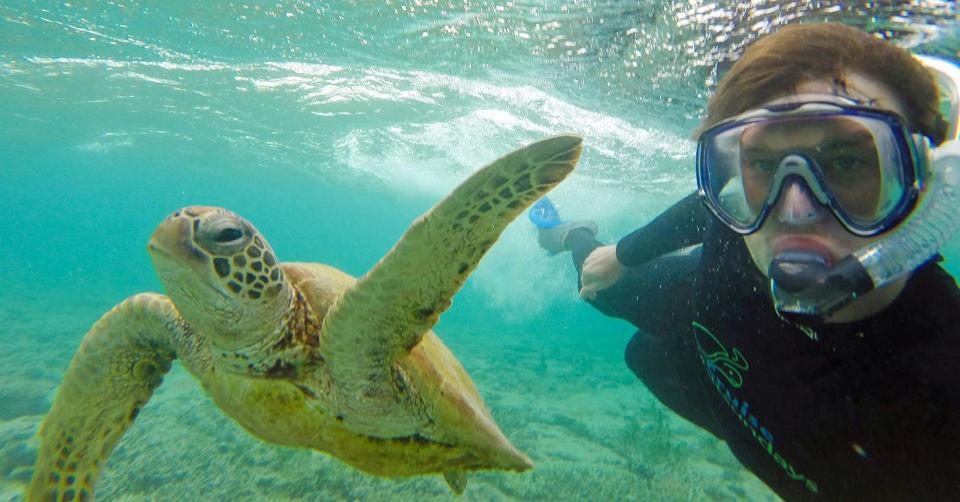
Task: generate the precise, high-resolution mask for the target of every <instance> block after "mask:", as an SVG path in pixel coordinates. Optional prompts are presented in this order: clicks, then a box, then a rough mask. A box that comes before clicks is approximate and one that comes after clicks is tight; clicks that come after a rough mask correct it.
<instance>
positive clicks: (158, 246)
mask: <svg viewBox="0 0 960 502" xmlns="http://www.w3.org/2000/svg"><path fill="white" fill-rule="evenodd" d="M189 209H192V208H188V209H185V210H182V211H177V212H175V213H173V214H171V215H170V216H168V217H167V218H166V219H164V220H163V221H162V222H160V225H159V226H157V229H156V230H155V231H154V232H153V235H152V236H150V242H148V243H147V252H149V253H150V256H151V258H153V261H154V264H156V265H157V266H161V265H164V264H166V263H168V262H179V263H181V264H182V265H189V266H191V267H197V266H202V267H206V266H207V262H208V261H209V258H208V257H207V255H206V254H205V253H203V252H202V251H200V249H198V248H197V246H196V244H194V242H193V229H192V228H191V225H190V220H189V219H188V218H187V217H186V216H184V215H185V214H189V213H188V212H187V211H189Z"/></svg>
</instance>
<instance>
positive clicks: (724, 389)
mask: <svg viewBox="0 0 960 502" xmlns="http://www.w3.org/2000/svg"><path fill="white" fill-rule="evenodd" d="M693 328H694V329H693V335H694V340H695V341H696V343H697V352H698V353H699V355H700V361H701V362H702V363H703V365H704V367H705V368H706V370H707V376H708V377H709V378H710V381H711V382H712V383H713V386H714V387H715V388H716V389H717V392H719V393H720V396H721V397H722V398H723V400H724V401H725V402H726V403H727V405H729V406H730V408H731V409H732V410H733V413H734V415H736V417H737V419H738V420H739V421H740V424H741V425H743V426H744V427H746V428H747V430H748V431H750V433H751V434H752V435H753V438H754V439H756V440H757V443H759V444H760V447H761V448H763V450H764V451H766V452H767V454H768V455H770V456H771V457H772V458H773V460H774V462H776V463H777V465H779V466H780V467H781V468H782V469H783V470H784V472H786V474H787V476H790V478H791V479H795V480H797V481H801V482H803V484H804V486H806V487H807V489H808V490H810V491H812V492H814V493H818V491H819V490H818V487H817V483H816V482H815V481H813V480H812V479H809V478H807V477H806V476H804V475H803V474H801V473H799V472H797V470H796V469H795V468H794V467H793V465H792V464H790V462H788V461H787V459H785V458H783V456H782V455H780V453H779V452H777V451H776V449H775V448H774V444H773V434H772V433H771V432H770V431H769V430H767V428H766V427H764V426H763V424H761V422H760V419H758V418H757V417H756V415H754V414H753V413H750V403H748V402H747V401H744V400H742V399H740V398H739V397H737V396H736V395H735V394H734V393H733V391H732V390H731V388H732V389H739V388H741V387H742V386H743V382H744V373H746V372H747V370H749V369H750V364H749V363H748V362H747V358H746V357H744V355H743V353H742V352H740V349H738V348H736V347H734V348H733V350H732V351H728V350H727V348H726V347H725V346H724V345H723V342H721V341H720V339H719V338H717V336H716V335H714V334H713V333H711V332H710V330H709V329H707V328H706V326H704V325H702V324H700V323H698V322H694V323H693Z"/></svg>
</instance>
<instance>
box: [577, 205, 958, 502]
mask: <svg viewBox="0 0 960 502" xmlns="http://www.w3.org/2000/svg"><path fill="white" fill-rule="evenodd" d="M698 241H702V242H703V246H702V248H701V249H700V250H698V251H697V252H694V253H692V254H688V255H684V256H676V255H666V256H660V255H663V254H664V253H666V252H669V251H671V250H674V249H677V248H679V247H682V246H685V245H689V244H694V243H696V242H698ZM599 244H600V243H599V242H597V241H596V240H594V239H593V238H592V237H591V236H590V235H589V234H587V233H586V232H583V231H575V232H574V233H572V234H571V235H570V236H569V237H568V239H567V245H568V247H570V248H571V249H572V250H573V253H574V262H575V265H576V266H577V269H578V270H579V269H580V268H581V266H582V263H583V260H584V259H585V258H586V256H587V255H588V254H589V252H590V251H592V250H593V249H594V248H595V247H596V246H598V245H599ZM617 256H618V258H619V259H620V260H621V261H622V262H623V263H624V264H626V265H630V266H629V267H628V268H627V269H626V272H625V274H624V276H623V278H622V279H621V280H620V281H619V282H618V283H617V284H615V285H613V286H612V287H610V288H608V289H606V290H604V291H602V292H601V293H600V294H599V295H598V297H597V299H596V300H595V301H594V302H592V303H593V305H594V306H595V307H596V308H597V309H599V310H600V311H602V312H603V313H605V314H607V315H610V316H614V317H619V318H623V319H625V320H628V321H630V322H632V323H633V324H634V325H636V326H637V327H638V328H639V331H637V333H636V334H635V335H634V336H633V338H632V339H631V340H630V343H629V345H628V346H627V350H626V361H627V365H628V366H629V367H630V369H631V370H633V372H634V373H636V375H637V376H638V377H639V378H640V379H641V380H642V381H643V382H644V384H646V386H647V387H648V388H649V389H650V390H651V391H652V392H653V393H654V394H655V395H656V396H657V398H658V399H660V400H661V401H662V402H663V403H664V404H666V405H667V406H669V407H670V408H671V409H673V410H674V411H675V412H676V413H678V414H680V415H681V416H683V417H684V418H686V419H688V420H690V421H691V422H693V423H695V424H697V425H699V426H701V427H703V428H704V429H706V430H708V431H710V432H711V433H713V434H714V435H715V436H717V437H718V438H721V439H723V440H725V441H726V442H727V444H728V445H729V447H730V450H731V451H732V452H733V454H734V455H735V456H736V457H737V458H738V459H739V460H740V462H742V463H743V464H744V465H745V466H746V467H747V468H749V469H750V470H751V471H752V472H753V473H755V474H756V475H757V476H758V477H759V478H760V479H762V480H763V481H764V482H765V483H766V484H767V485H768V486H770V487H771V488H772V489H773V490H775V491H776V492H777V494H779V495H780V496H781V497H783V498H785V499H787V500H798V499H808V498H822V499H824V500H948V499H951V500H955V499H960V328H958V327H960V291H958V289H957V286H956V284H955V282H954V280H953V278H952V277H951V276H950V275H948V274H947V273H946V272H945V271H944V270H943V269H942V268H940V266H939V265H937V264H936V263H930V264H928V265H927V266H925V267H923V268H921V269H920V270H918V271H916V272H915V273H914V275H913V276H912V277H911V279H910V280H909V281H908V283H907V285H906V287H905V288H904V290H903V292H902V293H901V294H900V295H899V296H898V297H897V299H896V300H895V301H894V302H893V303H892V304H891V305H889V306H888V307H887V308H885V309H884V310H883V311H881V312H880V313H878V314H876V315H874V316H872V317H870V318H867V319H864V320H861V321H857V322H852V323H846V324H811V325H809V326H799V325H794V324H790V323H787V322H785V321H783V320H781V319H780V318H779V317H778V316H777V315H776V312H775V311H774V309H773V307H772V303H771V300H770V297H769V293H768V290H767V283H766V280H765V278H764V277H763V276H762V274H760V273H759V271H757V269H756V267H755V266H754V265H753V262H752V261H751V259H750V257H749V253H748V251H747V249H746V246H745V245H744V243H743V239H742V237H740V236H738V235H736V234H734V233H733V232H731V231H729V230H727V229H726V228H725V227H723V225H721V224H719V223H716V224H714V222H713V219H712V215H710V214H709V212H708V211H707V210H706V209H705V208H703V207H702V205H701V204H700V203H699V201H697V200H696V198H695V197H694V196H691V197H687V198H686V199H684V200H683V201H681V202H680V203H678V204H677V205H675V206H674V207H673V208H671V209H669V210H668V211H667V212H665V213H664V214H663V215H661V216H660V217H659V218H658V219H656V220H654V222H652V223H651V224H649V225H647V226H645V227H643V228H642V229H640V230H638V231H637V232H634V233H633V234H631V235H629V236H627V237H626V238H624V239H623V240H621V242H620V243H619V244H618V246H617Z"/></svg>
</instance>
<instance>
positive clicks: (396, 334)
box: [320, 135, 583, 385]
mask: <svg viewBox="0 0 960 502" xmlns="http://www.w3.org/2000/svg"><path fill="white" fill-rule="evenodd" d="M582 141H583V140H582V138H580V137H578V136H572V135H567V136H556V137H553V138H549V139H545V140H542V141H538V142H536V143H533V144H530V145H528V146H526V147H524V148H521V149H519V150H516V151H514V152H512V153H510V154H508V155H506V156H504V157H501V158H500V159H498V160H496V161H494V162H493V163H492V164H490V165H488V166H486V167H484V168H481V169H480V170H478V171H476V172H475V173H473V174H472V175H471V176H470V177H469V178H468V179H467V180H466V181H464V182H463V183H462V184H461V185H460V186H458V187H457V188H456V189H454V191H453V192H451V193H450V194H449V195H447V197H446V198H444V199H443V200H442V201H440V202H439V203H438V204H437V205H436V206H434V207H433V209H431V210H430V211H428V212H427V213H426V214H424V215H423V216H421V217H420V218H418V219H417V220H416V221H414V223H413V224H412V225H411V226H410V228H409V229H407V232H406V233H405V234H404V235H403V237H402V238H401V239H400V241H399V242H397V244H396V245H395V246H394V247H393V249H391V250H390V252H389V253H387V255H386V256H384V257H383V259H381V260H380V263H378V264H377V265H376V266H375V267H374V268H373V269H372V270H370V272H368V273H367V274H366V275H365V276H363V277H362V278H361V279H360V280H359V281H357V283H356V284H355V285H354V286H353V287H352V288H351V289H349V290H348V291H347V292H345V293H344V295H343V296H342V297H341V298H340V299H339V300H338V302H337V303H336V304H335V305H334V306H333V307H332V308H331V309H330V312H329V313H328V314H327V317H326V319H325V320H324V323H323V328H322V332H321V336H320V348H321V351H322V352H323V354H324V356H325V357H326V360H327V363H328V365H329V368H330V371H331V374H332V375H333V376H334V378H336V379H337V380H338V381H339V382H340V383H341V384H344V383H353V384H357V385H365V384H366V383H368V382H369V381H370V380H371V378H376V377H371V375H380V374H382V372H383V371H384V370H385V368H386V367H388V365H389V364H391V363H392V362H393V361H395V360H396V359H397V358H398V357H400V356H402V355H405V354H407V353H408V352H409V351H410V349H412V348H413V347H414V346H416V345H417V344H418V343H419V342H420V340H421V338H422V337H423V335H424V334H425V333H426V332H427V331H428V330H429V329H430V328H431V327H432V326H433V325H434V324H436V322H437V319H438V318H439V316H440V313H441V312H443V311H444V310H446V309H447V308H448V307H449V306H450V303H451V300H452V298H453V295H454V294H455V293H456V292H457V291H458V290H459V289H460V287H461V286H462V285H463V283H464V281H466V279H467V276H468V275H469V274H470V272H472V271H473V270H474V268H476V266H477V264H478V263H479V261H480V258H481V257H483V255H484V254H485V253H486V252H487V250H488V249H490V247H491V246H492V245H493V243H494V242H496V240H497V238H499V236H500V234H501V232H503V230H504V229H505V228H506V227H507V225H508V224H509V223H510V222H511V221H513V220H514V218H516V217H517V216H518V215H520V214H521V213H522V212H523V211H524V209H526V208H527V207H528V206H529V205H530V204H532V203H533V202H534V201H536V200H537V199H538V198H540V197H541V196H542V195H543V194H544V193H546V192H548V191H549V190H550V189H552V188H553V187H554V186H556V185H557V184H558V183H560V181H562V180H563V179H564V178H565V177H566V176H567V175H568V174H569V173H570V172H571V171H572V170H573V168H574V166H575V165H576V163H577V160H578V159H579V157H580V152H581V148H582V147H581V142H582Z"/></svg>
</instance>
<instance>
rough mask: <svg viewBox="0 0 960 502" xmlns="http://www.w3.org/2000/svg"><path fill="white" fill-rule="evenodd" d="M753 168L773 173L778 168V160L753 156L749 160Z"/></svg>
mask: <svg viewBox="0 0 960 502" xmlns="http://www.w3.org/2000/svg"><path fill="white" fill-rule="evenodd" d="M747 165H749V166H750V168H751V169H754V170H757V171H763V172H766V173H772V172H773V171H775V170H776V169H777V162H776V161H775V160H773V159H764V158H753V159H749V160H748V161H747Z"/></svg>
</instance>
